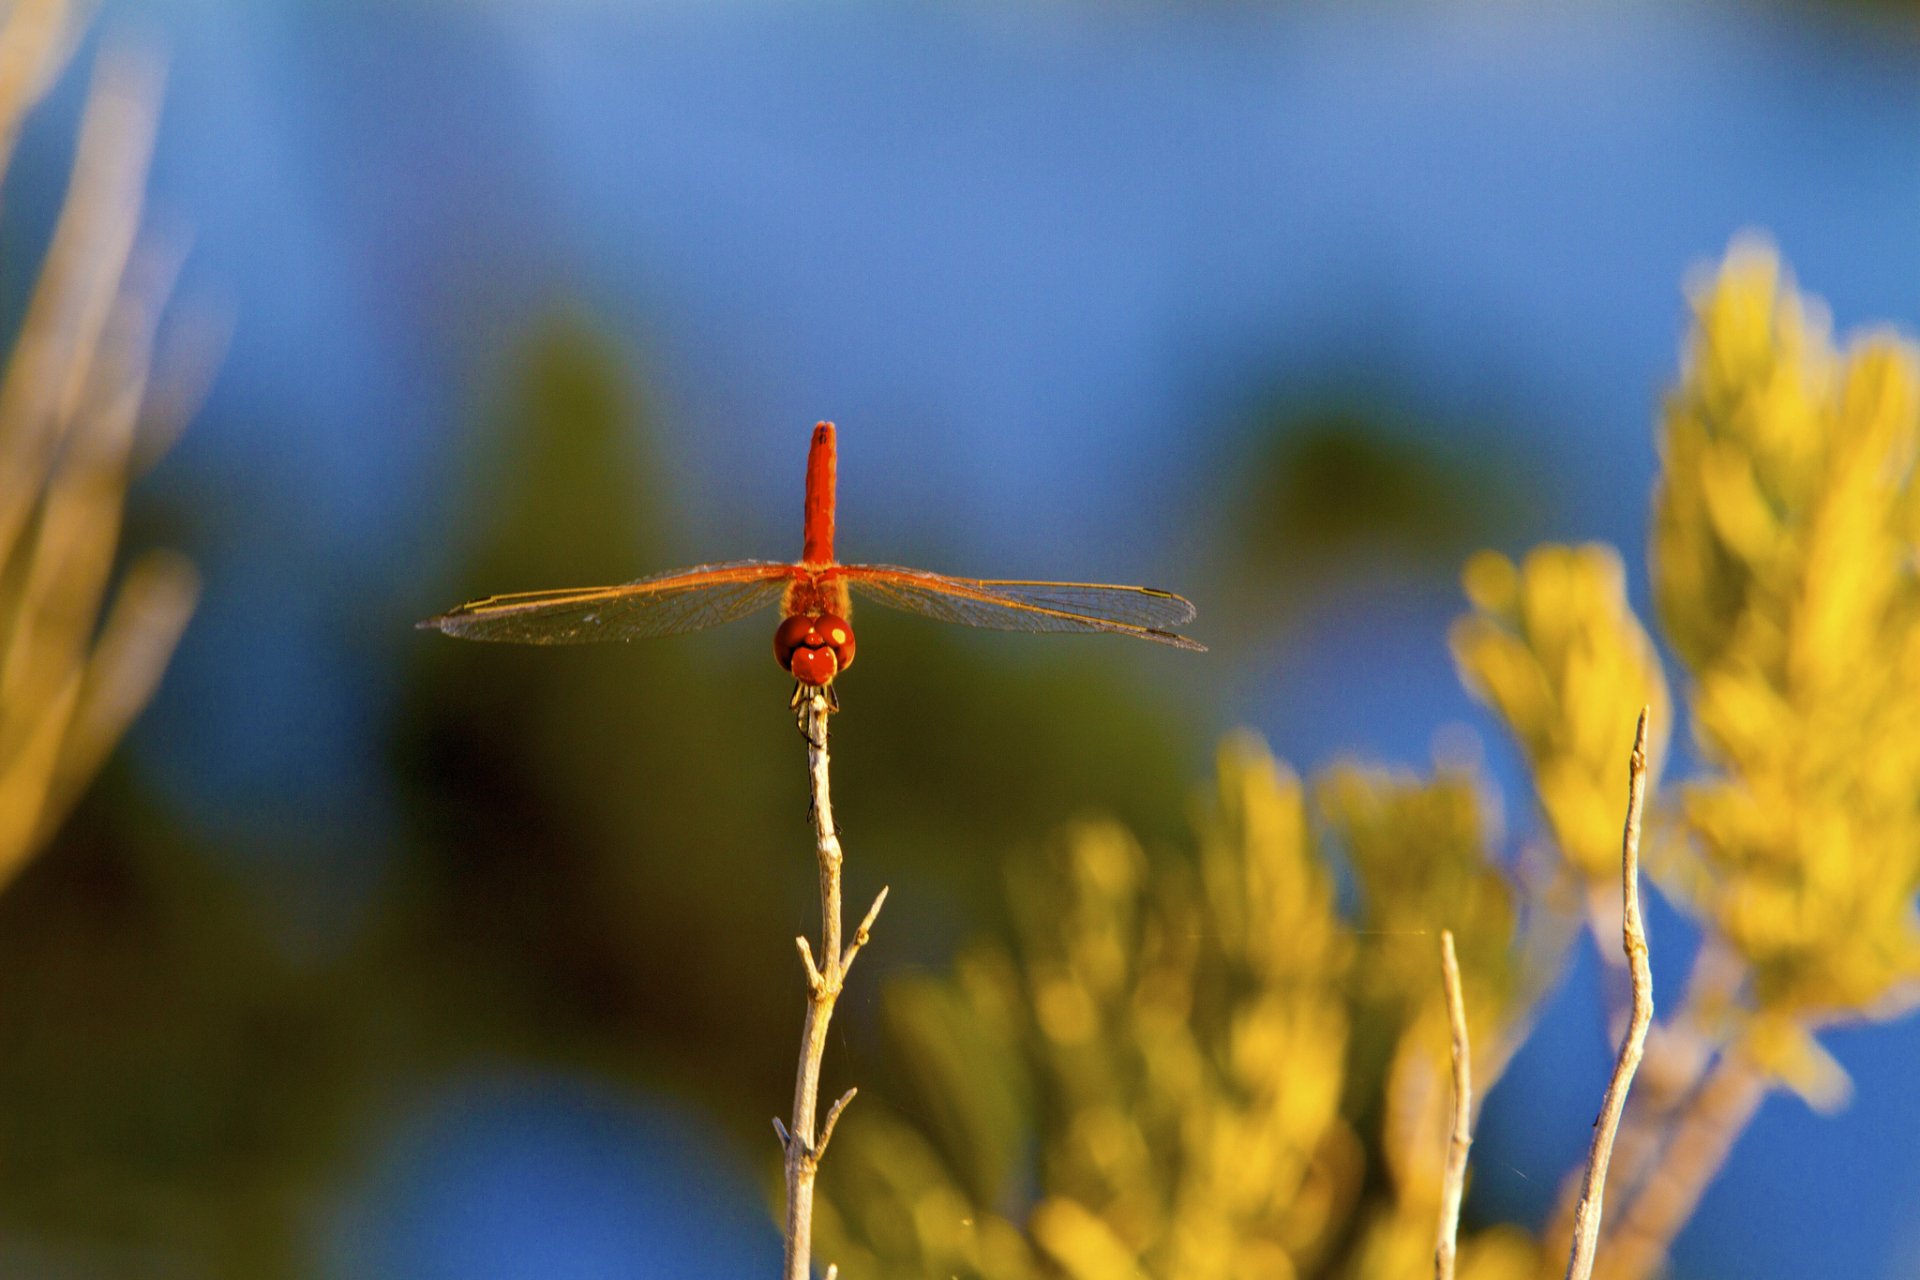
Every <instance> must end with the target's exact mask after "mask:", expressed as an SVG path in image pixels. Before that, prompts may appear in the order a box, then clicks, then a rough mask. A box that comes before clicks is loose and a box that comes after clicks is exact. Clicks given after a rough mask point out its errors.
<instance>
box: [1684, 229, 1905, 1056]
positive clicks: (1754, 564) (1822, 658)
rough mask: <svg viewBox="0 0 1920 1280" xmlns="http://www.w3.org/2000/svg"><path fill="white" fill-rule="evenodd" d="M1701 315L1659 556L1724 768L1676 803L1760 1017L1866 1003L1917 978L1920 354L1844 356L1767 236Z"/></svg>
mask: <svg viewBox="0 0 1920 1280" xmlns="http://www.w3.org/2000/svg"><path fill="white" fill-rule="evenodd" d="M1695 309H1696V313H1697V328H1696V331H1695V334H1694V336H1693V340H1692V343H1691V344H1690V347H1689V350H1688V353H1687V362H1686V369H1685V374H1684V377H1683V379H1682V382H1681V385H1680V387H1679V389H1678V390H1677V391H1676V392H1675V393H1674V394H1673V396H1672V397H1671V398H1670V400H1669V402H1668V405H1667V412H1666V434H1665V448H1664V454H1665V464H1666V465H1665V469H1664V473H1663V475H1662V478H1661V483H1660V487H1659V491H1658V494H1657V497H1656V500H1655V507H1654V540H1653V567H1654V584H1655V588H1656V593H1657V599H1658V603H1659V608H1660V615H1661V619H1662V621H1663V622H1664V623H1665V625H1666V628H1667V632H1668V634H1669V635H1670V636H1671V638H1672V641H1673V646H1674V649H1675V650H1676V651H1677V652H1678V654H1679V655H1680V658H1681V660H1682V661H1683V662H1684V663H1685V664H1686V665H1687V668H1688V671H1689V674H1690V676H1691V677H1692V683H1693V687H1694V698H1693V707H1692V711H1693V725H1694V733H1695V737H1696V739H1697V741H1698V742H1699V745H1700V749H1701V753H1702V755H1703V756H1704V757H1705V758H1706V760H1707V761H1708V762H1709V764H1710V766H1711V772H1710V773H1709V774H1708V775H1707V776H1706V777H1704V778H1701V779H1700V780H1698V781H1695V782H1693V783H1692V784H1691V785H1689V786H1688V787H1687V788H1686V791H1685V798H1684V807H1685V815H1686V821H1687V826H1688V829H1689V831H1690V832H1691V834H1692V835H1693V837H1694V841H1695V847H1696V848H1697V850H1698V852H1699V854H1700V856H1701V857H1702V858H1704V859H1705V861H1706V864H1707V870H1708V874H1707V876H1706V877H1704V883H1705V886H1706V889H1705V892H1704V893H1703V894H1702V895H1701V900H1700V902H1699V903H1698V907H1699V910H1700V911H1701V913H1702V914H1703V915H1704V916H1705V917H1706V919H1707V921H1708V922H1709V923H1710V924H1711V925H1712V927H1713V928H1714V929H1715V930H1717V931H1718V932H1719V933H1720V934H1722V935H1723V936H1724V937H1725V938H1726V939H1727V941H1728V942H1729V943H1731V944H1732V946H1733V947H1734V948H1735V949H1737V951H1738V952H1739V954H1740V955H1741V956H1742V957H1743V958H1744V959H1745V960H1746V962H1747V963H1748V965H1749V966H1750V967H1751V972H1752V988H1753V989H1752V999H1753V1003H1754V1005H1755V1007H1756V1008H1757V1009H1759V1010H1760V1011H1762V1012H1763V1013H1766V1014H1768V1015H1773V1016H1775V1017H1788V1018H1794V1019H1802V1020H1807V1021H1812V1022H1817V1021H1821V1020H1825V1019H1827V1018H1831V1017H1835V1016H1850V1015H1858V1014H1862V1013H1866V1012H1868V1011H1870V1010H1872V1009H1874V1008H1875V1007H1876V1006H1878V1005H1881V1004H1882V1003H1884V1002H1886V1001H1889V1000H1891V999H1894V998H1895V997H1897V996H1899V995H1900V993H1901V989H1902V988H1909V989H1910V987H1911V984H1912V983H1913V982H1914V980H1915V979H1916V978H1917V977H1920V933H1916V930H1915V920H1914V911H1913V902H1914V893H1915V890H1916V888H1920V626H1916V623H1920V575H1916V571H1915V559H1914V557H1915V549H1916V548H1915V534H1916V532H1920V491H1916V488H1915V485H1914V483H1913V479H1914V477H1913V462H1914V445H1915V437H1916V433H1917V432H1920V367H1917V365H1920V355H1917V354H1916V352H1915V349H1914V347H1913V346H1912V345H1911V344H1909V343H1906V342H1902V341H1899V340H1898V339H1896V338H1894V337H1892V336H1891V335H1886V334H1880V335H1872V336H1868V337H1865V338H1862V339H1860V340H1858V341H1856V342H1855V343H1853V344H1852V345H1851V346H1850V347H1849V348H1848V349H1847V350H1846V351H1844V352H1839V351H1836V350H1835V349H1834V347H1833V345H1832V343H1831V342H1830V341H1829V339H1828V336H1827V332H1826V324H1825V321H1824V319H1823V317H1822V316H1821V315H1820V314H1819V312H1818V310H1817V309H1816V308H1815V307H1814V306H1813V305H1810V304H1808V303H1806V302H1804V301H1803V300H1801V299H1800V298H1799V297H1797V296H1796V295H1795V294H1794V293H1793V291H1792V289H1791V288H1790V286H1789V285H1788V284H1787V283H1786V282H1784V281H1783V279H1782V274H1781V270H1780V267H1779V265H1778V263H1777V262H1776V260H1775V259H1774V257H1773V256H1772V255H1771V254H1769V253H1767V252H1765V251H1764V250H1761V249H1757V248H1751V247H1748V248H1741V249H1736V250H1735V252H1734V253H1733V254H1732V255H1731V256H1730V257H1729V259H1728V261H1727V264H1726V266H1725V268H1724V269H1723V270H1722V272H1721V274H1720V276H1719V278H1718V279H1717V280H1715V281H1714V282H1713V283H1712V284H1711V285H1710V286H1709V287H1707V288H1705V289H1703V290H1702V291H1701V292H1700V294H1699V296H1698V298H1697V300H1696V303H1695Z"/></svg>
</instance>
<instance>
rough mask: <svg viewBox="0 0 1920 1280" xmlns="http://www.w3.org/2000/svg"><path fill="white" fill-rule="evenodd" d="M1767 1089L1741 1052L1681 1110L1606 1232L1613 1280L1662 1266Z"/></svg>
mask: <svg viewBox="0 0 1920 1280" xmlns="http://www.w3.org/2000/svg"><path fill="white" fill-rule="evenodd" d="M1765 1095H1766V1084H1765V1081H1764V1080H1763V1079H1762V1078H1761V1076H1760V1074H1759V1072H1757V1071H1755V1070H1754V1069H1753V1068H1752V1067H1751V1066H1749V1065H1748V1064H1747V1063H1746V1062H1745V1061H1744V1060H1743V1059H1742V1058H1741V1057H1740V1056H1739V1055H1738V1054H1729V1055H1727V1056H1726V1057H1723V1058H1721V1059H1720V1061H1719V1063H1718V1064H1717V1065H1716V1066H1715V1067H1714V1069H1713V1072H1712V1073H1711V1074H1710V1075H1708V1077H1707V1078H1706V1080H1705V1082H1704V1083H1702V1084H1701V1086H1700V1087H1699V1088H1698V1089H1697V1090H1695V1091H1694V1094H1693V1097H1692V1098H1691V1099H1690V1100H1689V1101H1688V1103H1687V1105H1686V1108H1685V1110H1684V1111H1683V1112H1682V1113H1681V1115H1680V1116H1679V1117H1678V1119H1677V1122H1676V1123H1677V1126H1678V1127H1677V1129H1676V1131H1675V1133H1674V1135H1673V1140H1672V1141H1671V1142H1670V1143H1668V1145H1667V1148H1666V1152H1665V1154H1664V1156H1663V1157H1662V1159H1661V1161H1660V1163H1659V1164H1658V1165H1657V1166H1655V1168H1654V1170H1653V1172H1652V1173H1651V1174H1650V1175H1649V1176H1648V1178H1647V1181H1646V1185H1645V1186H1643V1187H1642V1188H1641V1190H1640V1194H1639V1195H1637V1196H1635V1197H1634V1199H1633V1201H1632V1203H1631V1204H1629V1205H1628V1206H1627V1212H1626V1216H1625V1218H1623V1219H1622V1220H1621V1222H1620V1224H1619V1225H1618V1226H1617V1227H1615V1228H1614V1229H1613V1230H1611V1231H1609V1232H1608V1233H1607V1239H1606V1245H1607V1262H1606V1266H1605V1267H1604V1268H1603V1272H1604V1274H1605V1275H1606V1276H1607V1278H1608V1280H1645V1278H1646V1277H1647V1276H1650V1275H1652V1274H1653V1273H1654V1271H1655V1270H1656V1269H1658V1267H1659V1266H1660V1263H1661V1262H1662V1261H1663V1260H1664V1259H1665V1258H1666V1256H1667V1248H1668V1246H1670V1245H1671V1244H1672V1243H1673V1238H1674V1236H1676V1235H1678V1234H1679V1233H1680V1228H1681V1227H1682V1226H1683V1225H1684V1224H1685V1223H1686V1221H1687V1219H1688V1218H1690V1217H1692V1216H1693V1211H1694V1209H1695V1207H1696V1206H1698V1205H1699V1203H1700V1197H1701V1196H1702V1195H1703V1194H1704V1193H1705V1192H1706V1189H1707V1184H1708V1183H1710V1182H1712V1181H1713V1175H1714V1174H1715V1173H1717V1172H1719V1170H1720V1166H1721V1165H1723V1164H1725V1163H1726V1159H1727V1153H1728V1152H1729V1151H1731V1150H1732V1149H1733V1144H1734V1140H1735V1139H1736V1138H1738V1137H1739V1136H1740V1134H1741V1132H1742V1131H1743V1130H1745V1129H1746V1127H1747V1123H1748V1121H1750V1120H1752V1119H1753V1113H1754V1112H1755V1111H1756V1110H1758V1109H1759V1106H1760V1100H1761V1099H1762V1098H1763V1097H1764V1096H1765Z"/></svg>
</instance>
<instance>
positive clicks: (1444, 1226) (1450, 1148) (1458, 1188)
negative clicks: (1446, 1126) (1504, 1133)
mask: <svg viewBox="0 0 1920 1280" xmlns="http://www.w3.org/2000/svg"><path fill="white" fill-rule="evenodd" d="M1440 976H1441V979H1442V980H1443V981H1444V983H1445V985H1446V989H1447V1025H1448V1026H1450V1027H1451V1028H1452V1029H1453V1134H1452V1136H1451V1137H1450V1138H1449V1139H1448V1141H1447V1173H1446V1177H1445V1179H1444V1180H1443V1181H1442V1182H1441V1184H1440V1235H1439V1238H1438V1240H1437V1241H1436V1242H1435V1243H1434V1247H1433V1275H1434V1280H1453V1259H1454V1252H1455V1245H1456V1242H1457V1241H1458V1239H1459V1235H1460V1198H1461V1196H1462V1195H1463V1194H1464V1193H1465V1191H1466V1187H1467V1149H1468V1148H1469V1147H1471V1146H1472V1145H1473V1055H1472V1051H1471V1049H1470V1048H1469V1046H1468V1044H1467V1002H1466V999H1465V998H1464V997H1463V996H1462V995H1461V994H1460V961H1459V960H1458V959H1457V958H1455V956H1454V954H1453V930H1451V929H1442V930H1441V931H1440Z"/></svg>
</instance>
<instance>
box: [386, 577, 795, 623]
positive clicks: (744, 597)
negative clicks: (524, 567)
mask: <svg viewBox="0 0 1920 1280" xmlns="http://www.w3.org/2000/svg"><path fill="white" fill-rule="evenodd" d="M792 576H793V566H792V565H788V564H774V563H769V562H767V561H764V560H736V561H734V562H732V563H730V564H703V565H700V566H698V567H696V568H692V569H676V570H674V571H673V572H672V573H663V574H660V575H658V576H656V577H652V578H641V579H640V580H639V581H637V582H628V583H623V584H621V585H620V586H617V587H574V588H567V589H562V590H559V591H522V592H518V593H515V594H513V595H504V596H488V597H487V598H486V599H484V600H472V601H469V602H468V603H466V604H463V605H461V606H460V607H459V608H457V609H451V610H449V611H448V612H446V613H443V614H441V615H439V616H438V617H435V618H428V619H427V620H426V621H425V622H422V623H421V624H420V626H421V627H423V628H429V629H432V630H437V631H444V632H446V633H447V634H448V635H450V636H461V637H464V638H465V639H468V640H502V641H507V642H509V643H513V644H590V643H593V642H595V641H601V640H636V639H639V638H641V637H643V636H667V635H676V634H678V633H680V632H683V631H699V630H701V629H703V628H705V627H717V626H719V625H720V624H721V623H723V622H732V621H733V620H734V619H736V618H744V617H746V616H747V615H748V614H750V613H754V612H757V611H759V610H761V609H764V608H766V607H767V606H768V605H770V604H772V603H774V601H776V600H778V599H779V598H780V593H781V592H782V591H783V590H785V589H786V585H787V582H788V580H789V579H791V578H792Z"/></svg>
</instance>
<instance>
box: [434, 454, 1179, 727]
mask: <svg viewBox="0 0 1920 1280" xmlns="http://www.w3.org/2000/svg"><path fill="white" fill-rule="evenodd" d="M837 466H838V460H837V450H836V445H835V441H834V426H833V424H832V423H831V422H822V423H819V424H818V425H816V426H815V427H814V429H813V440H812V443H811V444H810V445H809V447H808V450H807V479H806V499H805V504H804V507H803V510H802V517H803V518H802V527H801V547H800V558H799V559H798V560H796V561H791V562H786V561H777V560H734V561H729V562H727V563H724V564H703V565H696V566H694V567H693V568H690V569H675V570H673V571H672V572H670V573H662V574H657V575H655V576H653V577H650V578H641V579H639V580H637V581H634V582H626V583H621V584H619V585H618V586H611V587H569V588H562V589H559V590H553V591H520V592H514V593H511V594H508V595H496V596H486V597H484V598H483V599H479V600H471V601H468V602H467V603H466V604H463V605H460V606H459V607H458V608H454V609H449V610H448V611H447V612H445V613H442V614H439V615H437V616H436V617H432V618H428V619H427V620H426V621H424V622H422V623H420V624H419V625H420V626H421V627H422V628H423V629H430V630H435V631H443V632H445V633H446V634H448V635H451V636H459V637H461V638H463V639H467V640H493V641H504V642H506V643H511V644H588V643H593V642H596V641H608V640H638V639H642V638H645V637H650V636H666V635H677V634H680V633H682V632H688V631H700V630H704V629H705V628H707V627H715V626H719V625H720V624H722V623H726V622H733V621H736V620H737V619H740V618H745V617H747V616H749V615H750V614H754V613H758V612H759V611H761V610H762V609H765V608H767V607H768V606H770V605H774V604H778V605H779V607H780V624H779V626H778V627H776V628H775V629H774V633H773V654H774V658H775V659H776V660H777V661H778V662H779V664H780V668H781V670H783V671H785V672H787V674H789V675H791V676H792V677H793V678H794V680H795V681H797V685H796V688H795V691H794V698H795V703H796V705H798V703H799V701H800V700H801V699H802V698H803V697H805V696H810V695H812V694H814V693H816V692H821V691H826V692H828V693H831V686H832V685H833V682H834V680H835V678H836V677H838V676H839V675H840V674H841V673H842V672H844V671H845V670H846V669H847V668H848V667H850V666H852V665H853V658H854V652H855V642H854V635H853V623H852V622H851V621H850V620H849V619H850V618H851V617H852V615H853V597H854V596H856V595H857V596H860V597H862V598H863V599H867V600H872V601H873V602H874V603H876V604H882V605H886V606H889V607H891V608H894V609H901V610H905V611H906V612H908V613H917V614H921V615H923V616H925V617H929V618H936V619H938V620H940V621H942V622H952V623H958V624H960V625H962V626H969V627H988V628H992V629H994V630H1000V631H1036V632H1101V633H1106V634H1110V635H1121V636H1133V637H1135V638H1137V639H1141V640H1148V641H1152V642H1153V643H1155V644H1164V645H1170V646H1172V647H1173V648H1176V649H1190V650H1195V651H1204V650H1205V648H1206V646H1205V645H1202V644H1200V643H1198V642H1197V641H1194V640H1191V639H1189V638H1187V637H1186V636H1183V635H1180V634H1178V633H1177V632H1175V631H1174V630H1172V628H1174V627H1178V626H1182V625H1184V624H1186V623H1188V622H1191V621H1192V620H1193V616H1194V608H1193V605H1192V603H1191V602H1190V601H1188V600H1186V599H1185V598H1183V597H1181V596H1177V595H1175V594H1174V593H1173V592H1171V591H1156V590H1154V589H1153V588H1151V587H1127V586H1114V585H1110V584H1106V583H1094V582H1028V581H1021V580H1016V579H1006V578H955V577H949V576H947V575H946V574H941V573H931V572H928V571H927V570H925V569H905V568H901V567H899V566H896V565H886V564H841V563H839V562H838V561H836V560H835V559H834V558H833V534H834V483H835V477H836V470H837Z"/></svg>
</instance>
